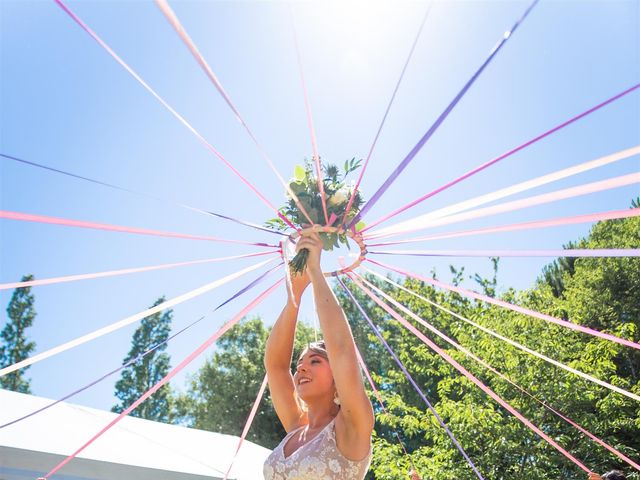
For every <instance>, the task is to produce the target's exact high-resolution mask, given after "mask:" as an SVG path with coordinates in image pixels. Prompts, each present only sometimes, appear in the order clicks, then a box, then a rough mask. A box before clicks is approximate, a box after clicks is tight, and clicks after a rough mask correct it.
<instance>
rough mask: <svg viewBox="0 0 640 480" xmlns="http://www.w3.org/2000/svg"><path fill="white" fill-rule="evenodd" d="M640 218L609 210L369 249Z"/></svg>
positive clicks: (637, 211) (635, 210) (635, 211)
mask: <svg viewBox="0 0 640 480" xmlns="http://www.w3.org/2000/svg"><path fill="white" fill-rule="evenodd" d="M637 216H640V208H632V209H626V210H611V211H609V212H603V213H590V214H587V215H576V216H573V217H562V218H555V219H551V220H538V221H534V222H524V223H513V224H509V225H500V226H498V227H487V228H478V229H473V230H461V231H457V232H446V233H438V234H436V235H429V236H426V237H418V238H409V239H407V240H396V241H392V242H380V243H371V244H369V245H368V246H369V247H382V246H387V245H400V244H404V243H415V242H425V241H429V240H442V239H445V238H458V237H468V236H473V235H486V234H488V233H498V232H512V231H519V230H529V229H532V228H548V227H559V226H563V225H573V224H576V223H587V222H601V221H603V220H613V219H617V218H630V217H637Z"/></svg>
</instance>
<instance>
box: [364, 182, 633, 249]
mask: <svg viewBox="0 0 640 480" xmlns="http://www.w3.org/2000/svg"><path fill="white" fill-rule="evenodd" d="M639 182H640V173H630V174H628V175H621V176H619V177H613V178H608V179H606V180H601V181H598V182H592V183H587V184H584V185H580V186H577V187H571V188H565V189H562V190H556V191H554V192H549V193H544V194H541V195H536V196H533V197H528V198H523V199H521V200H513V201H511V202H505V203H500V204H498V205H493V206H491V207H484V208H478V209H476V210H471V211H469V212H464V213H458V214H456V215H451V216H449V217H444V218H438V219H434V220H431V221H429V222H427V225H421V227H420V228H421V229H423V228H434V227H438V226H441V225H449V224H452V223H458V222H463V221H466V220H474V219H476V218H482V217H487V216H490V215H496V214H499V213H506V212H512V211H514V210H521V209H523V208H529V207H534V206H537V205H543V204H545V203H550V202H557V201H558V200H566V199H567V198H574V197H579V196H582V195H588V194H591V193H597V192H602V191H606V190H611V189H614V188H620V187H625V186H627V185H633V184H634V183H639ZM389 235H391V233H387V234H385V235H380V236H378V235H371V236H369V237H367V239H373V238H376V239H377V238H381V237H383V236H389Z"/></svg>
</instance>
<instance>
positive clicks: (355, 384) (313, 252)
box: [264, 232, 374, 480]
mask: <svg viewBox="0 0 640 480" xmlns="http://www.w3.org/2000/svg"><path fill="white" fill-rule="evenodd" d="M296 248H297V250H298V251H300V250H301V249H303V248H307V249H308V250H309V258H308V260H307V268H306V270H305V271H304V273H302V274H301V275H294V276H292V279H291V289H290V290H289V291H288V292H289V293H288V300H287V304H286V305H285V307H284V309H283V310H282V313H281V314H280V317H279V318H278V320H277V321H276V323H275V324H274V326H273V329H272V331H271V334H270V335H269V340H268V341H267V347H266V352H265V357H264V363H265V367H266V369H267V377H268V379H269V389H270V391H271V398H272V400H273V405H274V408H275V410H276V413H277V414H278V418H279V419H280V421H281V422H282V425H283V426H284V429H285V430H286V432H287V436H286V437H285V438H284V439H283V440H282V442H280V444H279V445H278V446H277V447H276V448H275V450H273V452H272V453H271V455H270V456H269V458H268V459H267V461H266V462H265V465H264V478H265V480H362V479H363V478H364V477H365V474H366V473H367V470H368V468H369V464H370V462H371V432H372V431H373V425H374V417H373V409H372V407H371V403H370V402H369V399H368V397H367V394H366V392H365V389H364V385H363V381H362V377H361V376H360V368H359V366H358V359H357V356H356V351H355V345H354V342H353V336H352V335H351V329H350V328H349V324H348V323H347V319H346V317H345V314H344V312H343V311H342V309H341V308H340V305H339V304H338V301H337V299H336V297H335V296H334V294H333V292H332V291H331V288H330V287H329V285H328V284H327V281H326V279H325V277H324V274H323V273H322V269H321V267H320V254H321V251H322V241H321V240H320V237H319V236H318V234H317V233H315V232H304V233H303V234H302V236H301V237H300V239H299V241H298V244H297V246H296ZM310 283H311V284H313V295H314V298H315V304H316V310H317V314H318V318H319V321H320V328H321V330H322V332H323V336H324V341H321V342H315V343H311V344H309V346H308V347H307V348H306V349H305V350H304V352H303V353H302V355H301V356H300V358H299V359H298V360H297V363H296V367H295V372H294V373H293V374H292V373H291V362H292V355H293V343H294V336H295V330H296V322H297V319H298V308H299V307H298V306H299V305H300V300H301V298H302V294H303V293H304V290H305V289H306V288H307V286H308V285H309V284H310Z"/></svg>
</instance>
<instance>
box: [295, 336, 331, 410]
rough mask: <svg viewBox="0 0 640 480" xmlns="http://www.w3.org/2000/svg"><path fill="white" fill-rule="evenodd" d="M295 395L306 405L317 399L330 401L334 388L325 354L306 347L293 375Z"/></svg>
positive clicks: (320, 350)
mask: <svg viewBox="0 0 640 480" xmlns="http://www.w3.org/2000/svg"><path fill="white" fill-rule="evenodd" d="M293 381H294V384H295V387H296V393H297V394H298V396H299V397H300V398H301V399H302V400H303V401H304V402H306V403H310V402H313V401H314V400H318V399H328V400H332V399H333V396H334V393H335V390H336V387H335V384H334V382H333V373H332V372H331V366H330V365H329V359H328V358H327V354H326V352H325V351H323V350H322V349H317V348H314V347H313V346H311V347H308V348H307V349H306V350H305V351H304V352H303V354H302V355H301V356H300V358H299V359H298V363H297V364H296V371H295V373H294V375H293Z"/></svg>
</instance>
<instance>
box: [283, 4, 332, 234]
mask: <svg viewBox="0 0 640 480" xmlns="http://www.w3.org/2000/svg"><path fill="white" fill-rule="evenodd" d="M289 14H290V16H291V28H292V30H293V43H294V44H295V47H296V58H297V59H298V71H299V72H300V83H301V84H302V93H303V95H304V108H305V111H306V113H307V125H308V126H309V134H310V135H311V148H312V150H313V160H314V162H315V164H316V175H317V177H318V191H319V192H320V198H321V199H322V211H323V213H324V221H325V223H326V224H327V225H329V215H328V214H327V197H326V195H325V192H324V182H323V178H324V176H323V174H322V166H321V165H320V155H319V154H318V141H317V139H316V130H315V127H314V126H313V116H312V114H311V104H310V103H309V94H308V92H307V82H306V81H305V79H304V69H303V68H302V58H301V56H300V45H299V43H298V33H297V32H296V27H295V23H294V21H293V12H292V11H291V5H289Z"/></svg>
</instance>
